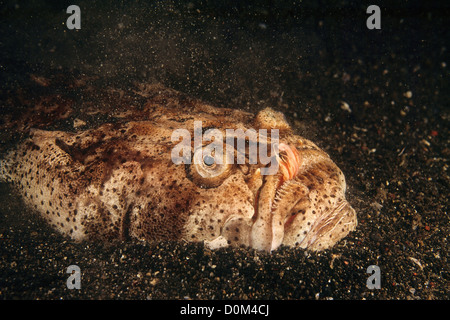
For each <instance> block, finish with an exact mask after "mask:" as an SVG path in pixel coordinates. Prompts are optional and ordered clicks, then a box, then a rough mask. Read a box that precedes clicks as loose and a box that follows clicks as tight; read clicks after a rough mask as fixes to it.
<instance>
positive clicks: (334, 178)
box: [0, 91, 357, 251]
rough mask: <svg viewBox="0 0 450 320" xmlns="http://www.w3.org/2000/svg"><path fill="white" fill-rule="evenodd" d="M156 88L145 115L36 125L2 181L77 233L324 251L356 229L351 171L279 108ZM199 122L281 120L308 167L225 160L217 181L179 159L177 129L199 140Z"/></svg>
mask: <svg viewBox="0 0 450 320" xmlns="http://www.w3.org/2000/svg"><path fill="white" fill-rule="evenodd" d="M159 94H160V95H163V94H164V92H162V93H161V91H159ZM142 95H143V96H144V97H145V95H144V94H142ZM157 95H158V94H153V100H152V101H153V102H147V103H146V104H144V106H143V107H142V108H141V109H140V111H139V112H141V114H145V116H144V117H143V118H142V119H141V120H140V121H135V120H136V119H134V121H128V120H127V119H124V118H123V117H122V121H118V122H116V123H104V124H102V125H100V126H98V127H97V128H91V129H86V130H80V131H77V132H63V131H47V130H41V129H32V130H31V132H30V137H29V138H28V139H27V140H26V141H24V142H23V143H21V144H20V145H19V146H17V147H16V148H15V149H14V150H11V151H10V152H9V153H8V154H7V155H6V156H5V157H4V158H3V159H2V160H1V162H0V180H3V181H8V182H12V183H13V184H14V186H15V189H16V190H17V192H18V193H19V194H20V195H22V196H23V199H24V200H25V202H26V203H27V204H28V205H29V206H30V207H31V208H34V209H35V210H36V211H38V212H39V213H40V214H41V215H42V216H43V217H44V218H45V219H46V220H47V221H48V222H49V223H50V224H51V225H52V226H54V227H55V228H56V229H57V230H59V231H60V232H62V233H63V234H66V235H68V236H70V237H71V238H72V239H74V240H84V239H93V240H97V239H99V240H103V241H110V240H113V239H127V238H130V237H131V238H137V239H143V240H147V241H153V240H156V241H157V240H164V239H166V240H187V241H204V242H205V244H206V245H207V246H209V247H211V248H219V247H224V246H228V245H238V246H242V245H243V246H249V247H253V248H255V249H258V250H266V251H271V250H275V249H277V248H278V247H279V246H280V245H285V246H291V247H300V248H307V249H310V250H324V249H327V248H330V247H332V246H333V245H334V244H336V243H337V242H338V241H339V240H340V239H342V238H343V237H345V236H346V235H347V234H348V233H349V232H350V231H352V230H354V229H355V228H356V225H357V218H356V213H355V211H354V210H353V208H352V207H351V206H350V204H349V203H348V202H347V201H346V199H345V191H346V183H345V178H344V175H343V173H342V172H341V170H340V169H339V168H338V167H337V166H336V165H335V164H334V163H333V161H332V160H331V159H330V157H329V156H328V155H327V154H326V153H325V152H324V151H322V150H321V149H320V148H319V147H317V146H316V145H315V144H314V143H312V142H311V141H309V140H307V139H304V138H302V137H300V136H298V135H295V134H294V132H293V130H292V129H291V127H290V126H289V124H288V123H287V122H286V120H285V119H284V116H283V115H282V114H281V113H278V112H275V111H273V110H272V109H265V110H262V111H260V112H259V113H258V114H257V115H253V114H251V113H246V112H243V111H239V110H233V109H225V108H214V107H211V106H209V105H206V104H203V103H200V102H196V103H190V104H189V105H183V102H182V101H178V102H177V103H172V104H171V105H165V104H164V101H165V100H164V97H158V99H157V100H158V101H160V103H159V104H157V103H156V104H155V103H154V101H155V98H154V97H155V96H157ZM172 98H173V97H172ZM175 101H177V100H176V99H175ZM194 121H202V126H203V128H218V129H220V130H225V129H238V128H241V129H243V130H244V131H245V130H246V129H249V128H253V129H256V130H258V129H260V128H267V129H275V128H276V129H279V131H280V143H283V144H284V145H287V146H292V150H294V149H295V150H296V152H298V157H299V159H298V166H297V167H296V168H297V169H298V170H297V171H296V173H295V175H294V176H293V177H292V178H290V179H287V180H286V179H284V180H283V179H282V173H281V168H282V166H280V169H279V173H277V174H275V175H267V176H262V175H261V174H260V169H261V165H259V164H256V165H252V164H244V165H238V164H227V163H226V164H224V167H222V168H221V169H220V170H221V171H220V172H221V173H220V174H219V175H218V176H217V177H214V178H211V179H208V178H204V177H202V176H200V175H199V174H198V169H199V167H198V166H201V165H202V164H196V165H194V164H191V165H188V164H186V165H184V164H180V165H176V164H174V163H173V161H172V159H171V150H172V149H173V148H174V147H175V145H176V144H177V143H178V142H172V141H171V136H172V133H173V131H174V130H175V129H187V130H189V131H190V133H191V136H192V137H193V136H194V132H193V128H194ZM295 150H294V151H295ZM235 162H236V161H235Z"/></svg>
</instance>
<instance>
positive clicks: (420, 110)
mask: <svg viewBox="0 0 450 320" xmlns="http://www.w3.org/2000/svg"><path fill="white" fill-rule="evenodd" d="M220 3H222V4H220V5H219V4H214V5H213V4H207V5H205V4H203V5H202V4H201V3H200V1H192V2H189V3H188V2H186V3H185V4H171V3H169V4H167V3H166V4H164V5H159V6H151V5H147V4H144V3H141V2H138V4H129V5H124V4H119V3H116V2H114V4H113V3H111V4H104V3H100V1H96V2H92V1H80V2H78V5H79V6H80V8H81V11H82V18H81V19H82V20H81V21H82V28H81V30H79V31H74V30H68V29H67V28H66V27H65V25H64V23H65V20H66V19H67V17H68V16H69V15H68V14H66V13H65V9H66V8H67V6H68V5H69V4H67V5H66V4H61V2H56V1H27V2H26V3H23V2H17V4H16V1H7V3H6V5H4V6H3V7H2V9H1V16H2V17H1V22H0V23H1V28H0V33H1V52H2V54H1V61H0V62H1V77H2V92H1V98H2V101H6V99H8V98H9V97H10V94H11V93H10V92H11V91H10V90H14V89H15V88H18V87H20V86H22V85H24V84H26V83H27V82H28V81H30V80H29V79H30V77H29V75H30V74H31V73H33V74H51V73H53V72H66V73H76V72H78V73H80V72H81V73H84V74H86V75H98V76H100V79H104V81H105V83H111V82H118V83H121V84H122V85H124V83H127V82H133V81H140V82H149V83H156V82H159V83H162V84H164V85H165V86H168V87H172V88H174V89H177V90H180V91H182V92H185V93H187V94H189V95H191V96H193V97H196V98H199V99H202V100H204V101H207V102H209V103H211V104H212V105H215V106H219V107H220V106H223V107H233V108H242V109H245V110H250V111H255V110H259V109H261V108H264V107H266V106H272V107H274V108H276V109H277V110H280V111H283V112H285V114H286V115H287V117H288V119H289V120H290V121H291V123H293V125H294V126H295V127H296V128H297V129H298V130H299V132H300V133H301V134H302V135H304V136H305V137H307V138H309V139H311V140H313V141H315V142H316V143H317V144H318V145H319V146H320V147H322V148H323V149H324V150H326V151H327V152H328V153H329V154H330V155H331V157H332V158H333V160H334V161H335V162H336V163H337V164H338V166H339V167H340V168H341V169H342V170H343V172H344V174H345V176H346V179H347V184H348V186H349V187H348V193H347V194H348V196H347V197H348V200H349V201H350V203H351V204H352V206H353V207H354V208H355V209H356V210H357V213H358V219H359V225H358V228H357V230H356V232H353V233H351V234H350V235H349V236H348V237H347V238H346V239H345V240H343V241H341V242H340V243H339V244H338V245H337V246H336V247H334V248H333V249H331V250H327V251H325V252H321V253H318V254H316V253H308V252H305V251H302V250H292V249H288V248H282V249H280V250H278V251H276V252H274V253H272V254H264V253H259V252H255V251H253V250H249V249H232V248H230V249H225V250H218V251H209V250H207V249H205V248H204V247H203V245H201V244H187V243H147V244H143V243H134V242H127V243H122V242H117V243H114V244H111V245H103V244H98V243H81V244H76V243H73V242H71V241H70V240H68V239H66V238H63V237H62V236H60V235H58V234H57V233H55V232H54V231H53V230H51V229H50V228H49V227H47V226H46V225H45V224H44V223H43V222H42V221H41V220H40V219H39V218H37V217H36V216H35V215H32V214H30V210H28V209H27V208H25V207H24V206H23V203H22V202H21V201H20V199H18V198H17V197H16V196H15V195H14V194H13V193H12V190H11V189H10V188H9V187H8V186H7V185H5V184H2V185H0V197H1V204H0V299H7V300H9V299H283V300H284V299H334V300H336V299H345V300H347V299H352V300H353V299H354V300H361V299H407V300H415V299H421V300H422V299H435V300H444V299H445V300H446V299H449V283H450V282H449V281H450V274H449V262H448V259H449V254H448V251H449V245H448V236H449V231H450V228H449V213H448V204H449V200H448V198H449V194H450V192H449V191H450V190H449V189H450V188H449V182H450V179H449V174H448V165H449V163H448V160H449V155H450V149H449V103H450V101H449V72H448V70H449V65H448V64H449V63H450V61H449V59H448V57H449V55H448V50H449V43H448V39H450V34H449V28H448V14H449V10H448V4H444V3H445V2H442V4H439V3H431V2H423V3H421V2H419V1H413V2H409V4H408V6H407V5H406V4H404V3H403V2H399V4H398V5H396V6H395V7H393V6H392V5H391V6H387V5H386V6H383V4H380V7H381V9H382V25H381V27H382V28H381V30H368V29H367V28H366V19H367V17H368V16H369V15H368V14H366V12H365V11H366V6H365V5H350V4H348V2H346V1H336V2H333V3H334V4H333V5H331V2H327V6H325V5H319V4H315V3H313V2H312V1H305V2H303V3H301V4H298V5H291V4H290V3H288V2H287V1H280V2H277V4H276V5H274V4H272V5H271V4H270V3H271V2H269V1H266V2H262V4H259V5H257V4H253V3H252V2H249V3H248V4H245V5H244V4H239V2H237V1H236V2H234V1H229V2H220ZM118 79H119V80H118ZM2 143H3V145H5V144H6V143H10V142H6V141H3V142H2ZM73 264H75V265H78V266H79V267H80V269H81V275H82V278H81V289H80V290H76V289H75V290H69V289H67V287H66V280H67V278H68V276H69V275H68V274H67V273H66V268H67V267H68V266H69V265H73ZM370 265H377V266H379V267H380V271H381V289H372V290H371V289H368V288H367V286H366V281H367V278H368V277H369V274H367V273H366V270H367V268H368V267H369V266H370Z"/></svg>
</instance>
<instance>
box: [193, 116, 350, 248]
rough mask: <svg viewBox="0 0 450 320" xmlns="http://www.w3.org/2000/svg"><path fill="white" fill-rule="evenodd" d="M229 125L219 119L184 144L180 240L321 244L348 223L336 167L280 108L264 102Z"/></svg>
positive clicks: (212, 245) (347, 208)
mask: <svg viewBox="0 0 450 320" xmlns="http://www.w3.org/2000/svg"><path fill="white" fill-rule="evenodd" d="M222 124H223V123H222ZM230 125H231V126H232V128H233V129H234V131H231V133H230V131H226V130H224V129H223V126H222V127H221V128H220V129H218V131H217V132H216V134H215V135H214V137H215V138H216V139H208V141H212V142H210V143H206V144H200V145H198V146H197V147H195V144H191V146H192V147H193V150H194V151H193V154H192V158H191V159H192V161H191V163H189V164H185V174H186V177H187V179H189V180H190V181H191V182H192V188H193V189H194V190H195V192H194V193H192V201H191V202H190V205H189V210H188V215H187V217H188V219H187V222H186V224H185V226H184V234H185V237H186V238H187V240H191V241H196V240H203V241H205V244H206V245H207V246H208V247H210V248H218V247H224V246H228V245H238V246H248V247H252V248H255V249H257V250H263V251H273V250H276V249H277V248H278V247H279V246H280V245H286V246H291V247H300V248H306V249H310V250H324V249H327V248H329V247H331V246H333V245H334V244H335V243H336V242H337V241H339V240H340V239H342V238H343V237H345V236H346V235H347V234H348V233H349V232H350V231H352V230H354V229H355V227H356V224H357V219H356V213H355V211H354V209H353V208H352V207H351V206H350V205H349V203H348V202H347V201H346V199H345V189H346V183H345V178H344V175H343V173H342V172H341V170H340V169H339V168H338V167H337V166H336V165H335V164H334V163H333V162H332V160H331V159H330V157H329V156H328V155H327V154H326V153H325V152H323V151H322V150H321V149H320V148H319V147H317V146H316V145H315V144H314V143H312V142H311V141H309V140H307V139H304V138H302V137H300V136H298V135H295V134H294V133H293V131H292V129H291V128H290V126H289V124H288V123H287V121H286V120H285V118H284V116H283V114H281V113H279V112H276V111H274V110H272V109H270V108H267V109H264V110H262V111H260V112H259V113H258V114H257V115H256V117H255V118H254V119H252V120H251V121H248V122H246V123H244V124H241V125H240V126H238V127H236V126H235V124H234V125H233V124H231V123H230ZM239 129H241V131H239ZM249 129H254V131H249ZM260 129H263V131H260ZM244 130H245V131H244ZM264 130H266V131H264ZM268 130H271V132H272V133H273V132H276V133H277V135H275V136H276V137H274V134H267V132H268ZM272 130H275V131H272ZM236 132H239V133H240V134H241V136H240V137H241V138H243V139H242V140H239V139H238V138H239V137H237V136H236ZM242 132H244V136H242ZM251 132H253V133H255V132H258V134H255V135H251V134H250V133H251ZM261 132H263V134H260V133H261ZM233 133H234V134H235V135H234V136H233ZM245 133H246V134H245ZM225 136H226V137H225ZM224 137H225V138H224ZM240 142H241V144H239V143H240ZM252 146H256V149H253V150H252ZM261 149H263V150H264V151H267V152H268V153H267V158H266V159H265V160H264V161H263V159H262V158H263V157H261V153H259V154H258V157H256V156H255V157H254V158H253V159H252V155H255V152H256V151H255V150H258V152H260V151H261ZM218 150H221V152H217V151H218ZM239 157H240V158H239ZM255 159H257V160H256V161H255ZM269 160H270V161H269Z"/></svg>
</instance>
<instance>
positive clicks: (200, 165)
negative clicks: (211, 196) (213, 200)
mask: <svg viewBox="0 0 450 320" xmlns="http://www.w3.org/2000/svg"><path fill="white" fill-rule="evenodd" d="M212 147H217V148H219V147H221V145H220V146H218V145H215V146H211V145H207V146H204V147H201V148H198V149H197V150H195V151H194V154H193V157H192V160H193V161H192V163H191V164H190V165H189V167H188V168H187V174H188V178H189V179H190V180H192V181H193V182H194V183H195V184H197V185H199V186H200V187H202V188H214V187H218V186H220V185H221V184H222V182H223V181H224V180H225V179H226V178H227V177H229V176H230V174H231V173H232V171H233V168H234V165H233V161H232V160H233V158H232V157H230V156H228V155H227V153H226V152H223V153H220V154H218V153H217V151H216V149H213V148H212ZM221 157H223V158H221ZM221 159H222V161H221Z"/></svg>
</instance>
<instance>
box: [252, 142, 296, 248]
mask: <svg viewBox="0 0 450 320" xmlns="http://www.w3.org/2000/svg"><path fill="white" fill-rule="evenodd" d="M279 150H280V151H281V153H279V154H277V155H276V157H277V161H278V164H279V169H278V172H277V173H276V174H274V175H271V176H265V179H264V180H265V181H264V182H263V183H262V185H261V186H260V188H259V190H258V192H257V193H256V197H255V213H254V216H253V227H254V228H255V229H257V230H259V231H260V233H258V232H256V230H252V232H251V236H250V243H251V245H252V247H255V248H257V249H261V250H265V251H273V250H275V249H277V248H278V247H279V246H280V245H281V243H282V240H283V234H284V221H283V222H282V223H283V226H282V227H281V229H280V227H279V226H276V225H275V224H276V223H280V221H279V220H277V218H279V217H277V216H276V215H275V214H276V210H277V207H278V204H279V202H281V201H282V199H283V198H284V197H285V196H286V195H284V194H283V193H282V192H281V191H282V190H284V189H283V186H285V185H286V184H287V183H288V182H289V181H291V180H293V179H295V177H296V176H297V175H298V173H299V168H300V165H301V158H300V155H299V153H298V150H297V149H296V148H295V147H294V146H289V145H287V144H284V143H280V144H279ZM262 193H263V194H262ZM261 197H266V198H264V199H263V198H261ZM283 220H284V215H283ZM253 227H252V228H253ZM258 236H259V237H261V238H263V239H264V238H265V239H266V241H265V243H264V242H262V241H261V239H258Z"/></svg>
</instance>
